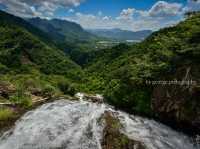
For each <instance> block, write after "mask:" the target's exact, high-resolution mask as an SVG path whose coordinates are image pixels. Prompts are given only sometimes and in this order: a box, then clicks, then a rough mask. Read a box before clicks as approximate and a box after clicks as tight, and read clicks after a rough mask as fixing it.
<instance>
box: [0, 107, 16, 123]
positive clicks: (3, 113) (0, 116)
mask: <svg viewBox="0 0 200 149" xmlns="http://www.w3.org/2000/svg"><path fill="white" fill-rule="evenodd" d="M13 116H14V112H13V111H12V110H10V109H8V108H2V109H0V121H6V120H9V119H11V118H13Z"/></svg>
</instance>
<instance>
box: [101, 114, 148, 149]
mask: <svg viewBox="0 0 200 149" xmlns="http://www.w3.org/2000/svg"><path fill="white" fill-rule="evenodd" d="M103 118H104V120H105V127H104V130H103V139H102V143H101V144H102V149H145V147H144V145H143V144H142V143H141V142H139V141H135V140H131V139H129V138H128V137H127V136H125V135H124V134H122V133H121V132H120V128H121V127H122V126H121V124H120V122H119V120H118V119H117V118H115V117H114V116H113V115H112V113H110V112H106V113H105V114H104V117H103Z"/></svg>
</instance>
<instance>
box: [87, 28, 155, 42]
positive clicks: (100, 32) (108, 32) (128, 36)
mask: <svg viewBox="0 0 200 149" xmlns="http://www.w3.org/2000/svg"><path fill="white" fill-rule="evenodd" d="M88 31H89V32H90V33H93V34H94V35H97V36H100V37H105V38H109V39H115V40H119V41H126V40H133V41H141V40H144V39H145V38H146V37H148V36H149V35H150V34H151V33H152V31H151V30H142V31H136V32H133V31H128V30H121V29H88Z"/></svg>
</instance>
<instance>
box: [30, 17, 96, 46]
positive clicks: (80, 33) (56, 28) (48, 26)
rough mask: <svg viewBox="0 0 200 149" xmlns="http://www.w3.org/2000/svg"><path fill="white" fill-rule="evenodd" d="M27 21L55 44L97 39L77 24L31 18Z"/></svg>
mask: <svg viewBox="0 0 200 149" xmlns="http://www.w3.org/2000/svg"><path fill="white" fill-rule="evenodd" d="M27 21H28V22H29V23H31V24H32V25H33V26H35V27H37V28H39V29H41V30H42V31H44V32H45V33H47V34H48V35H49V36H50V37H51V38H52V39H54V40H55V41H56V42H69V43H77V42H79V43H80V42H87V41H90V40H93V39H96V38H97V37H96V36H95V35H93V34H91V33H89V32H87V31H85V30H84V29H83V28H82V27H81V26H80V25H79V24H76V23H74V22H70V21H66V20H60V19H52V20H47V19H41V18H31V19H28V20H27Z"/></svg>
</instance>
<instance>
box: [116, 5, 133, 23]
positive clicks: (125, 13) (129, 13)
mask: <svg viewBox="0 0 200 149" xmlns="http://www.w3.org/2000/svg"><path fill="white" fill-rule="evenodd" d="M134 11H135V9H134V8H128V9H123V10H122V12H121V13H120V16H119V17H118V19H125V20H126V19H132V17H133V13H134Z"/></svg>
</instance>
